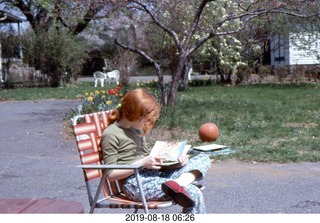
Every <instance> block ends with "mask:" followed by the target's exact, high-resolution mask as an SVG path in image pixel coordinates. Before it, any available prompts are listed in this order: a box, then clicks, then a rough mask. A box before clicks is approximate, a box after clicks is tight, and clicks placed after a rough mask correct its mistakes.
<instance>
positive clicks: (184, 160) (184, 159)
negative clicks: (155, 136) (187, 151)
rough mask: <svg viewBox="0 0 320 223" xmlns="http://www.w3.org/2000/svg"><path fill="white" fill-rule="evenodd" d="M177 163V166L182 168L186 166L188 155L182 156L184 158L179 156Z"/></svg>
mask: <svg viewBox="0 0 320 223" xmlns="http://www.w3.org/2000/svg"><path fill="white" fill-rule="evenodd" d="M178 161H179V166H180V167H181V166H184V165H186V164H187V162H189V156H188V155H184V156H179V157H178Z"/></svg>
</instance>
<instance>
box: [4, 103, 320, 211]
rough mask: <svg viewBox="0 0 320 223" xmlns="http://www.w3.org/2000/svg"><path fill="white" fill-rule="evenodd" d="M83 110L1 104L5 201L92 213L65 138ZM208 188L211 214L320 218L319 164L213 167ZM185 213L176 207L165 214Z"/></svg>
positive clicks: (65, 105)
mask: <svg viewBox="0 0 320 223" xmlns="http://www.w3.org/2000/svg"><path fill="white" fill-rule="evenodd" d="M78 104H79V102H78V101H70V100H41V101H19V102H18V101H6V102H0V117H1V119H0V129H1V130H0V139H1V140H0V142H1V143H0V167H1V168H0V197H1V198H58V199H71V200H77V201H80V202H82V203H83V205H84V207H85V211H86V212H87V211H88V202H87V195H86V190H85V185H84V180H83V175H82V171H81V169H80V168H78V167H77V165H79V158H78V155H77V151H76V145H75V141H74V140H73V138H72V139H67V138H65V137H64V122H65V121H64V119H65V117H66V114H68V112H69V111H70V109H71V108H74V107H75V106H76V105H78ZM205 185H206V189H205V192H204V193H205V200H206V205H207V213H209V214H213V213H221V214H226V213H227V214H228V213H304V214H307V213H316V214H319V213H320V190H319V188H320V163H291V164H260V163H256V164H254V163H243V162H238V161H234V160H230V161H223V162H220V163H216V162H213V164H212V168H211V169H210V171H209V172H208V174H207V176H206V183H205ZM180 210H181V209H180V207H178V206H177V207H175V208H173V209H165V210H163V211H162V212H168V213H172V212H179V211H180ZM99 212H103V213H131V210H113V209H106V210H103V211H99ZM155 212H156V213H159V211H155ZM160 213H161V211H160Z"/></svg>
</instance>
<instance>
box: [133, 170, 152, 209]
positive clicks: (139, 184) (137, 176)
mask: <svg viewBox="0 0 320 223" xmlns="http://www.w3.org/2000/svg"><path fill="white" fill-rule="evenodd" d="M134 174H135V176H136V179H137V184H138V186H139V190H140V196H141V200H142V203H143V207H144V213H146V214H148V213H149V210H148V205H147V202H146V198H145V196H144V193H143V190H142V185H141V183H140V178H139V170H138V169H134Z"/></svg>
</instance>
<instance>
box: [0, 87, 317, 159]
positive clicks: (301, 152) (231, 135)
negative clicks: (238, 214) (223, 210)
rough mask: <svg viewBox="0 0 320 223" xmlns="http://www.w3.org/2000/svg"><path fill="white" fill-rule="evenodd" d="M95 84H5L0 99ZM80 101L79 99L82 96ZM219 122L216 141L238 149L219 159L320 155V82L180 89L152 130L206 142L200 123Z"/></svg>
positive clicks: (77, 91) (79, 90)
mask: <svg viewBox="0 0 320 223" xmlns="http://www.w3.org/2000/svg"><path fill="white" fill-rule="evenodd" d="M93 90H95V88H94V87H92V83H90V85H89V84H88V83H83V84H80V85H78V86H73V87H66V88H35V89H31V88H29V89H27V88H26V89H10V90H3V89H2V90H0V100H39V99H49V98H50V99H51V98H55V99H76V98H77V97H79V96H81V95H83V94H84V92H86V91H93ZM79 104H80V101H79ZM206 122H214V123H215V124H216V125H217V126H218V127H219V138H218V140H217V141H216V142H215V143H217V144H223V145H226V146H228V147H230V148H232V149H235V150H236V151H237V153H234V154H232V155H228V156H221V157H218V158H217V159H225V158H231V157H233V158H237V159H240V160H244V161H256V162H280V163H285V162H300V161H312V162H318V161H320V85H318V84H299V85H289V84H287V85H280V84H275V85H242V86H236V87H227V86H219V85H212V86H206V87H189V88H188V89H187V90H186V91H184V92H179V95H178V101H177V105H176V107H175V108H172V109H169V111H168V112H167V113H166V114H164V115H162V116H161V118H160V120H159V122H158V123H157V125H156V127H155V129H154V130H153V131H152V132H151V133H150V134H149V135H147V138H148V141H149V142H150V144H152V143H153V142H154V141H155V140H164V139H166V140H169V139H171V140H172V139H188V142H189V143H190V144H191V145H193V146H197V145H201V144H203V143H202V142H200V141H199V138H198V128H199V127H200V125H202V124H203V123H206Z"/></svg>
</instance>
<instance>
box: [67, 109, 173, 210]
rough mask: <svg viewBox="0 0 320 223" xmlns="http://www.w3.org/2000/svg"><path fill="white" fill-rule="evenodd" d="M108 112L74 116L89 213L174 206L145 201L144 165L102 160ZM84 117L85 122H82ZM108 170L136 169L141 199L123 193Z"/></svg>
mask: <svg viewBox="0 0 320 223" xmlns="http://www.w3.org/2000/svg"><path fill="white" fill-rule="evenodd" d="M109 113H110V111H102V112H95V113H91V114H85V115H78V116H75V117H74V118H72V126H73V130H74V134H75V137H76V142H77V148H78V152H79V156H80V161H81V165H79V167H80V168H82V170H83V174H84V179H85V183H86V189H87V193H88V199H89V204H90V213H93V212H94V210H95V208H125V209H128V208H134V209H135V211H134V213H137V212H138V210H139V209H144V212H145V213H149V209H160V208H168V207H171V206H174V205H175V203H174V202H173V200H169V201H149V202H147V201H146V199H145V195H144V193H143V189H142V185H141V182H140V178H139V169H141V168H142V165H106V164H104V163H103V157H102V152H101V147H100V141H101V137H102V132H103V130H104V129H105V128H106V127H107V126H108V125H109V118H108V116H109ZM81 119H83V120H84V122H81V121H80V120H81ZM107 169H133V170H134V174H135V177H136V180H137V184H138V186H139V190H140V196H141V202H136V201H132V200H129V199H128V198H127V197H126V196H125V194H124V193H123V192H122V189H121V188H120V184H119V182H117V181H115V182H110V181H109V180H108V178H107V171H106V170H107ZM94 179H98V181H99V183H98V186H97V188H96V191H95V192H94V191H93V180H94ZM95 183H97V182H96V181H95ZM95 186H96V185H95ZM101 191H102V192H103V195H101ZM101 197H102V198H101Z"/></svg>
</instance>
